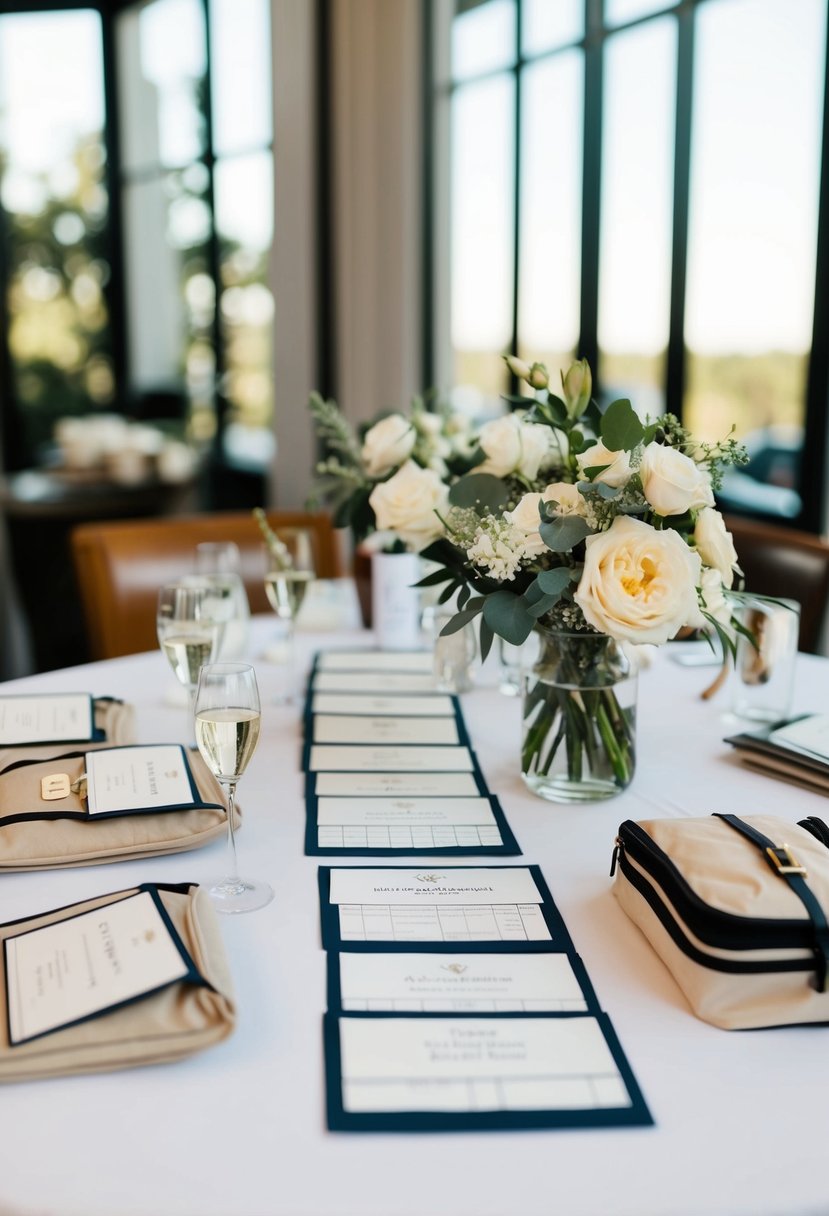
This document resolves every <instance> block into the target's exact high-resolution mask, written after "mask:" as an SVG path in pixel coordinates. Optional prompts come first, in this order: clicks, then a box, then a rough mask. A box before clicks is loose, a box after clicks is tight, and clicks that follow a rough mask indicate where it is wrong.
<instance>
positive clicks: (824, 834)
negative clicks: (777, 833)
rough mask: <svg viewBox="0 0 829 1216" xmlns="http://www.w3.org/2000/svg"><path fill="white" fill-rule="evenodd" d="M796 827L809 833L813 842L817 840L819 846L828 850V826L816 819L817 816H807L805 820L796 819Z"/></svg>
mask: <svg viewBox="0 0 829 1216" xmlns="http://www.w3.org/2000/svg"><path fill="white" fill-rule="evenodd" d="M797 826H798V827H799V828H805V829H806V831H807V832H811V834H812V835H813V836H814V838H815V840H819V841H820V843H821V844H825V845H826V847H827V849H829V824H826V823H824V822H823V820H822V819H818V817H817V815H809V816H808V817H807V818H806V819H798V821H797Z"/></svg>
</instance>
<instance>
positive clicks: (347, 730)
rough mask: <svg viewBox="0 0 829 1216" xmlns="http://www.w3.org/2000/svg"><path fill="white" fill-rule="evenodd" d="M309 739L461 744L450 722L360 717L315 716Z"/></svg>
mask: <svg viewBox="0 0 829 1216" xmlns="http://www.w3.org/2000/svg"><path fill="white" fill-rule="evenodd" d="M311 724H312V725H311V730H310V731H309V735H310V737H311V739H312V740H313V742H314V743H355V744H370V745H376V744H383V743H391V744H395V745H397V744H402V745H405V746H409V745H411V744H417V745H430V744H439V745H442V744H453V745H455V746H456V745H457V744H458V743H460V741H461V736H460V731H459V729H458V725H457V723H456V720H455V718H454V717H452V718H392V717H388V716H376V717H362V716H359V717H358V716H354V715H345V714H317V715H315V716H314V717H312V718H311Z"/></svg>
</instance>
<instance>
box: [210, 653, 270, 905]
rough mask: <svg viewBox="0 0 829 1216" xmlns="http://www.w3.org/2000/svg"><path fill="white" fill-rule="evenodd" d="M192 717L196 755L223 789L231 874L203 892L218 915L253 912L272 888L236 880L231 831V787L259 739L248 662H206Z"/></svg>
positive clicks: (256, 695)
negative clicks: (196, 746)
mask: <svg viewBox="0 0 829 1216" xmlns="http://www.w3.org/2000/svg"><path fill="white" fill-rule="evenodd" d="M194 713H195V727H196V742H197V744H198V747H199V751H200V752H201V754H202V758H203V759H204V762H205V764H206V765H207V767H208V768H209V769H210V771H211V772H212V774H213V776H214V777H215V778H216V780H217V781H218V782H219V784H220V785H221V786H223V788H224V789H225V790H226V791H227V840H228V850H229V854H230V857H229V862H230V873H229V874H228V875H226V876H225V877H224V878H220V879H217V880H216V881H215V882H213V883H211V885H210V886H209V887H208V892H209V894H210V897H211V899H212V900H213V903H214V904H215V906H216V910H217V911H218V912H253V911H255V910H256V909H257V908H264V906H265V904H269V903H270V902H271V900H272V899H273V889H272V888H271V887H270V886H269V885H268V884H267V883H266V882H253V881H251V880H250V879H246V878H240V877H239V866H238V862H237V859H236V838H235V835H234V830H233V812H234V805H235V801H236V786H237V784H238V781H239V778H240V777H241V776H242V773H244V771H245V769H246V768H247V765H248V761H249V760H250V758H251V756H252V755H253V753H254V751H255V750H256V744H257V742H258V740H259V727H260V721H261V717H260V709H259V689H258V687H257V685H256V673H255V672H254V670H253V668H252V667H251V666H250V665H249V664H247V663H208V664H206V665H205V666H204V667H202V669H201V671H200V672H199V682H198V687H197V689H196V700H195V705H194Z"/></svg>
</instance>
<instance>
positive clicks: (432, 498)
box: [368, 460, 449, 553]
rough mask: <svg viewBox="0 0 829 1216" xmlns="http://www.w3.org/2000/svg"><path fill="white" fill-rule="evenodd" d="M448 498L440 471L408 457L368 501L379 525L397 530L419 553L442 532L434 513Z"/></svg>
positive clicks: (443, 505) (440, 509)
mask: <svg viewBox="0 0 829 1216" xmlns="http://www.w3.org/2000/svg"><path fill="white" fill-rule="evenodd" d="M448 498H449V490H448V488H447V487H446V486H445V485H444V484H443V482H442V481H441V479H440V477H439V476H438V474H437V473H435V472H433V471H432V470H431V469H421V468H420V466H419V465H416V464H415V463H414V461H413V460H407V461H406V463H405V464H404V465H403V467H402V468H401V469H398V470H397V472H396V473H395V475H394V477H390V478H389V480H388V481H381V482H380V483H379V485H376V486H375V487H374V489H373V490H372V491H371V495H370V497H369V500H368V501H369V505H370V507H371V508H372V510H373V511H374V515H375V518H376V520H377V527H378V528H380V529H390V530H391V531H393V532H396V533H397V535H398V536H399V537H400V539H401V540H402V541H403V543H404V544H405V545H406V547H407V548H408V549H410V550H412V551H413V552H415V553H417V552H419V551H420V550H421V549H424V548H425V547H426V545H428V544H429V542H430V541H433V540H435V539H436V537H438V536H441V535H442V534H443V524H442V523H441V521H440V519H439V518H438V516H437V515H436V514H435V512H436V511H442V510H443V509H444V508H445V507H446V504H447V501H448Z"/></svg>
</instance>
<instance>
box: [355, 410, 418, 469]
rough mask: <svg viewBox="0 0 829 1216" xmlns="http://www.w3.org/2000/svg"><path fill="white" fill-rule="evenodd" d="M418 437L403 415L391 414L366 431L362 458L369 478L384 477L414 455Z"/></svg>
mask: <svg viewBox="0 0 829 1216" xmlns="http://www.w3.org/2000/svg"><path fill="white" fill-rule="evenodd" d="M416 438H417V435H416V434H415V429H414V427H413V426H412V424H411V423H410V422H409V420H408V418H404V417H403V415H402V414H389V416H388V418H381V419H380V421H379V422H375V424H374V426H372V427H370V428H369V429H368V430H367V431H366V437H365V439H364V440H363V450H362V453H361V455H362V458H363V464H364V465H365V466H366V472H367V473H368V475H369V477H383V476H384V475H385V474H386V473H388V472H389V471H390V470H391V469H393V468H394V467H395V465H398V464H402V463H403V461H404V460H408V459H409V457H410V456H411V454H412V448H413V447H414V445H415V440H416Z"/></svg>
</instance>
